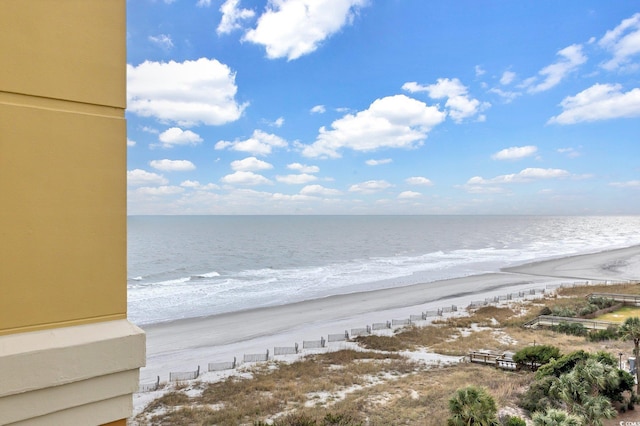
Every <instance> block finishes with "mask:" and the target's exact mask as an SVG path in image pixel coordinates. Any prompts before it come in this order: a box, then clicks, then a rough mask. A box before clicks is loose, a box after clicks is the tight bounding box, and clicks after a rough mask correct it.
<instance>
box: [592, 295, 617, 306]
mask: <svg viewBox="0 0 640 426" xmlns="http://www.w3.org/2000/svg"><path fill="white" fill-rule="evenodd" d="M589 303H591V304H593V305H596V306H597V307H598V309H607V308H610V307H612V306H614V305H615V304H616V301H615V300H613V299H610V298H608V297H592V298H590V299H589Z"/></svg>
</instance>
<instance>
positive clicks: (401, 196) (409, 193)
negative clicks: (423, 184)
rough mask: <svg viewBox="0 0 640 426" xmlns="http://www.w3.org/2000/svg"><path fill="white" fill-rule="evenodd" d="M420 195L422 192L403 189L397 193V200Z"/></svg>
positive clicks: (410, 198)
mask: <svg viewBox="0 0 640 426" xmlns="http://www.w3.org/2000/svg"><path fill="white" fill-rule="evenodd" d="M420 197H422V194H421V193H419V192H415V191H403V192H401V193H400V194H398V199H399V200H412V199H415V198H420Z"/></svg>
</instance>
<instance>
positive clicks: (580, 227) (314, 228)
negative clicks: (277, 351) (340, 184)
mask: <svg viewBox="0 0 640 426" xmlns="http://www.w3.org/2000/svg"><path fill="white" fill-rule="evenodd" d="M639 230H640V216H605V217H595V216H554V217H550V216H130V217H129V218H128V279H127V286H128V314H129V319H130V320H131V321H132V322H133V323H135V324H138V325H143V326H144V325H146V324H152V323H158V322H165V321H173V320H178V319H183V318H192V317H200V316H208V315H216V314H222V313H228V312H234V311H240V310H247V309H253V308H257V307H266V306H274V305H281V304H287V303H294V302H298V301H302V300H308V299H314V298H322V297H326V296H330V295H334V294H342V293H352V292H359V291H365V290H374V289H380V288H387V287H399V286H406V285H410V284H416V283H424V282H432V281H436V280H440V279H446V278H455V277H462V276H468V275H474V274H481V273H485V272H496V271H499V270H500V268H503V267H507V266H514V265H517V264H522V263H527V262H531V261H537V260H542V259H548V258H554V257H562V256H567V255H575V254H582V253H592V252H596V251H602V250H606V249H613V248H620V247H627V246H632V245H638V244H640V232H639Z"/></svg>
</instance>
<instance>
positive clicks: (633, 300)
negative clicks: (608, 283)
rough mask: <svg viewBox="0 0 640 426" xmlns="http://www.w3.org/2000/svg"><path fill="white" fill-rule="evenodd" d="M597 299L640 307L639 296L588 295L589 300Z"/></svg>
mask: <svg viewBox="0 0 640 426" xmlns="http://www.w3.org/2000/svg"><path fill="white" fill-rule="evenodd" d="M597 297H602V298H605V299H613V300H615V301H616V302H618V303H623V304H625V305H631V306H640V295H637V294H615V293H591V294H589V295H587V299H591V298H597Z"/></svg>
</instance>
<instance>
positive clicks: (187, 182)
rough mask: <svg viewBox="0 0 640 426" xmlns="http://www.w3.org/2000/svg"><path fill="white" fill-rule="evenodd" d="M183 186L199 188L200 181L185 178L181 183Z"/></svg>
mask: <svg viewBox="0 0 640 426" xmlns="http://www.w3.org/2000/svg"><path fill="white" fill-rule="evenodd" d="M180 186H181V187H183V188H198V187H199V186H200V182H198V181H197V180H185V181H183V182H182V183H181V184H180Z"/></svg>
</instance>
